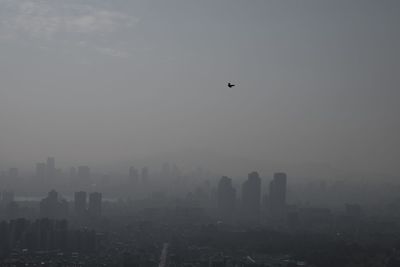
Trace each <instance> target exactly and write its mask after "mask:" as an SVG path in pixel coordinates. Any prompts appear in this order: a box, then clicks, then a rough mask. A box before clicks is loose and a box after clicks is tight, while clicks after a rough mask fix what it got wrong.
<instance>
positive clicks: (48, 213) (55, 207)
mask: <svg viewBox="0 0 400 267" xmlns="http://www.w3.org/2000/svg"><path fill="white" fill-rule="evenodd" d="M67 215H68V203H67V201H66V200H64V199H59V197H58V193H57V192H56V191H54V190H52V191H50V192H49V194H48V195H47V197H46V198H44V199H42V201H40V216H41V217H42V218H51V219H53V218H66V217H67Z"/></svg>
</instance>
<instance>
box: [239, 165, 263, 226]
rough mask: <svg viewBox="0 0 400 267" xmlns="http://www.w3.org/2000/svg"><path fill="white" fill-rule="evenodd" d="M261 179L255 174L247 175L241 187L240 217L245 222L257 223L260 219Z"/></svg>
mask: <svg viewBox="0 0 400 267" xmlns="http://www.w3.org/2000/svg"><path fill="white" fill-rule="evenodd" d="M260 202H261V178H260V176H259V174H258V173H257V172H252V173H249V175H248V177H247V180H246V181H245V182H244V183H243V185H242V209H243V210H242V215H243V219H244V220H245V221H247V222H251V223H257V222H258V221H259V218H260Z"/></svg>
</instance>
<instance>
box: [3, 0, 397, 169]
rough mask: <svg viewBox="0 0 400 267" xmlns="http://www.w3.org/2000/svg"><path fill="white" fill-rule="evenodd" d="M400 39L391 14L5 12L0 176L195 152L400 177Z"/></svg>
mask: <svg viewBox="0 0 400 267" xmlns="http://www.w3.org/2000/svg"><path fill="white" fill-rule="evenodd" d="M399 26H400V1H398V0H393V1H384V0H374V1H369V0H360V1H351V0H342V1H340V0H331V1H323V0H313V1H311V0H292V1H289V0H287V1H283V0H276V1H267V0H251V1H249V0H240V1H239V0H201V1H199V0H197V1H195V0H180V1H178V0H168V1H165V0H160V1H153V0H138V1H136V0H131V1H126V0H112V1H111V0H107V1H106V0H85V1H84V0H68V1H66V0H63V1H61V0H27V1H24V0H0V81H1V84H0V161H1V164H0V165H1V166H3V167H4V166H9V165H11V164H14V165H18V164H31V165H32V166H33V164H34V163H35V162H37V161H41V160H43V159H44V158H45V157H46V156H47V155H52V156H55V157H56V158H57V159H58V162H60V161H61V162H65V163H68V164H70V163H71V164H72V163H74V164H75V163H79V162H83V163H85V162H95V161H99V162H100V161H101V162H106V161H113V160H116V159H118V160H119V159H128V158H132V157H143V156H149V155H156V154H159V153H168V152H169V151H180V150H185V149H191V150H197V149H201V150H202V151H211V153H214V152H215V153H220V154H223V155H231V156H241V157H246V158H249V159H260V160H267V161H268V160H271V161H277V162H292V163H293V162H295V163H302V162H305V163H306V162H324V163H328V164H332V165H333V166H335V167H339V168H343V169H346V168H354V169H360V170H370V171H381V172H386V173H392V174H395V173H398V172H400V164H399V159H400V119H399V114H400V104H399V100H400V88H399V84H400V63H399V60H400V51H399V47H400V27H399ZM228 81H231V82H233V83H236V84H237V86H236V87H234V88H232V89H229V88H228V87H227V86H226V83H227V82H228Z"/></svg>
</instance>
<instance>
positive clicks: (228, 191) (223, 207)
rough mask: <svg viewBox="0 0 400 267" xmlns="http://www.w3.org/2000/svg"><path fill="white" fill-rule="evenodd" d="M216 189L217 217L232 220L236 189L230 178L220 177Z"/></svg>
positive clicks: (227, 220)
mask: <svg viewBox="0 0 400 267" xmlns="http://www.w3.org/2000/svg"><path fill="white" fill-rule="evenodd" d="M217 190H218V191H217V207H218V217H220V218H221V219H222V220H223V221H226V222H232V221H233V219H234V212H235V204H236V203H235V202H236V190H235V188H234V187H233V186H232V179H230V178H228V177H226V176H223V177H221V179H220V180H219V183H218V189H217Z"/></svg>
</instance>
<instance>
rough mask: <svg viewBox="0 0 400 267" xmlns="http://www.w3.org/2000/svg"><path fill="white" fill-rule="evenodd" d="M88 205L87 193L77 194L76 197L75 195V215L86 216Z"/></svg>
mask: <svg viewBox="0 0 400 267" xmlns="http://www.w3.org/2000/svg"><path fill="white" fill-rule="evenodd" d="M86 204H87V196H86V192H84V191H80V192H75V195H74V210H75V215H77V216H80V217H81V216H83V215H85V214H86Z"/></svg>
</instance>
